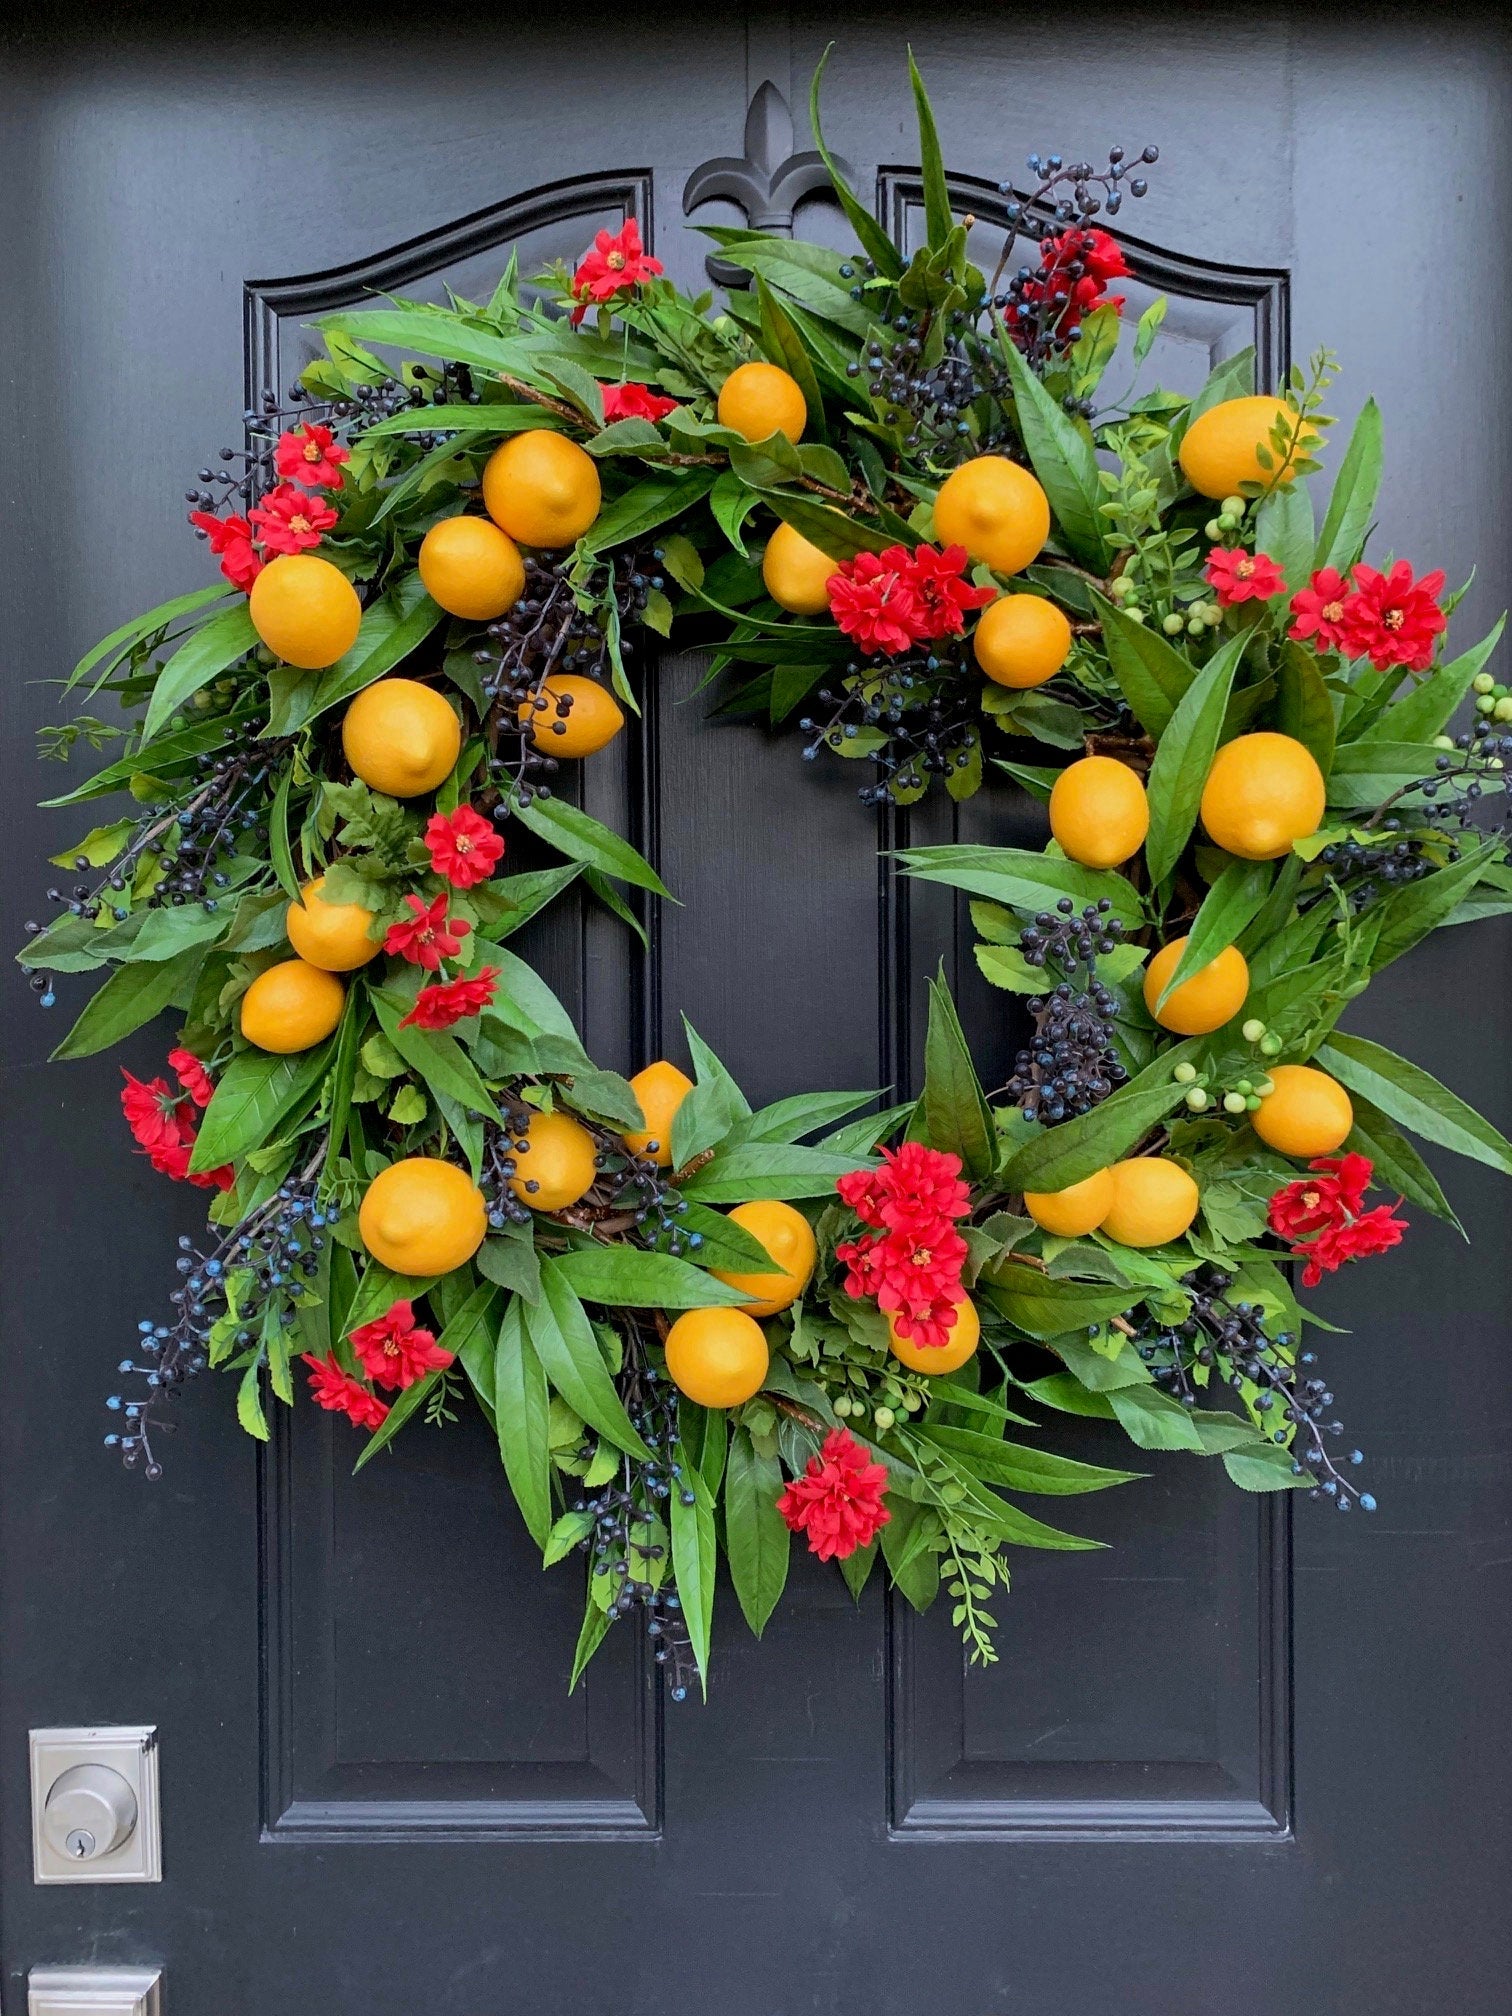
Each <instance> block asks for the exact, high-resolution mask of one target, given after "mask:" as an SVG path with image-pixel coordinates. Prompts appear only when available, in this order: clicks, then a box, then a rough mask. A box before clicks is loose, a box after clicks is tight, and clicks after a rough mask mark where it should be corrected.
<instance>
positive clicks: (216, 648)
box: [142, 601, 257, 745]
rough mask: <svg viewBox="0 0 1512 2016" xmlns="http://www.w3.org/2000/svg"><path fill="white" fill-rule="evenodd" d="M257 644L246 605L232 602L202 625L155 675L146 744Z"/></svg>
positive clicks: (144, 725)
mask: <svg viewBox="0 0 1512 2016" xmlns="http://www.w3.org/2000/svg"><path fill="white" fill-rule="evenodd" d="M256 642H257V632H256V631H255V630H254V629H253V627H252V611H251V608H250V606H249V605H248V604H247V603H246V602H245V601H241V602H236V603H233V604H232V606H231V607H230V608H229V609H223V610H222V611H221V612H220V614H219V615H218V616H212V617H211V618H210V621H209V622H208V623H205V624H202V625H201V626H200V628H199V629H198V630H196V631H195V632H194V634H193V636H192V637H190V638H189V639H188V640H187V641H186V642H185V643H183V644H180V646H179V648H178V649H177V651H175V652H174V654H173V656H172V657H171V658H170V659H169V660H168V663H167V664H166V665H165V666H164V667H163V669H162V671H161V672H160V673H159V674H158V677H157V684H156V685H155V686H154V687H153V689H152V698H151V699H150V700H149V701H148V703H147V717H146V719H145V721H144V722H143V723H142V741H143V744H144V745H145V744H146V743H149V742H151V741H152V739H153V737H154V736H155V735H157V734H158V733H159V731H160V730H161V729H163V728H165V727H166V726H167V724H168V722H169V721H170V720H171V719H172V717H173V716H174V715H175V714H176V713H177V712H178V710H179V708H180V707H182V706H183V704H184V702H185V701H186V700H188V699H191V698H192V697H193V695H194V694H196V693H198V691H199V690H200V688H201V687H202V686H207V685H208V684H209V683H210V681H211V680H212V679H214V678H215V677H216V676H217V674H219V673H221V672H224V671H225V669H226V667H227V666H228V665H234V664H235V663H236V661H237V659H238V658H244V657H245V656H246V654H247V653H248V652H249V651H250V650H251V649H252V647H253V645H254V644H255V643H256Z"/></svg>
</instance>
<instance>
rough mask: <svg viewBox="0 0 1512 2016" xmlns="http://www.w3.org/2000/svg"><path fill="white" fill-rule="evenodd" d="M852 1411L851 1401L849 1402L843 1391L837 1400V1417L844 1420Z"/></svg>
mask: <svg viewBox="0 0 1512 2016" xmlns="http://www.w3.org/2000/svg"><path fill="white" fill-rule="evenodd" d="M850 1411H851V1403H850V1402H849V1400H847V1399H846V1397H845V1395H844V1394H843V1393H842V1394H841V1395H840V1398H839V1399H838V1400H837V1401H836V1402H835V1414H836V1417H837V1418H838V1419H839V1420H841V1421H844V1420H845V1419H846V1418H847V1417H848V1415H849V1414H850Z"/></svg>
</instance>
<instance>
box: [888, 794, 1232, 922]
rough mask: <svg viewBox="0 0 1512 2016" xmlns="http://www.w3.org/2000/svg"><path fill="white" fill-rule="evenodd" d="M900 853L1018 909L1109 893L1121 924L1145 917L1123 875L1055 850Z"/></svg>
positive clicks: (925, 876)
mask: <svg viewBox="0 0 1512 2016" xmlns="http://www.w3.org/2000/svg"><path fill="white" fill-rule="evenodd" d="M1199 795H1200V792H1199ZM896 858H897V859H898V860H899V861H900V862H902V864H903V867H904V869H905V870H906V871H907V873H908V874H910V875H912V876H914V877H915V878H916V879H917V880H918V881H921V882H943V883H945V884H946V885H947V887H949V888H952V889H964V890H966V891H967V893H968V894H969V895H972V896H988V897H991V898H992V900H993V901H994V902H997V903H1007V904H1009V905H1010V906H1011V907H1012V908H1013V909H1015V910H1028V911H1030V912H1034V911H1039V910H1053V909H1054V908H1055V906H1056V904H1057V903H1058V902H1059V901H1060V899H1061V898H1062V896H1070V897H1071V898H1072V899H1073V900H1074V901H1075V902H1077V903H1079V904H1086V903H1098V902H1101V901H1102V900H1103V899H1104V898H1106V899H1107V900H1108V902H1109V903H1110V904H1111V905H1112V914H1113V915H1114V916H1115V917H1117V918H1118V919H1119V921H1120V923H1123V924H1130V925H1137V924H1139V923H1142V922H1143V918H1144V912H1143V909H1142V906H1141V904H1140V901H1139V896H1138V892H1137V891H1136V890H1135V888H1134V886H1133V884H1132V883H1130V882H1128V881H1127V880H1126V879H1125V878H1124V877H1123V876H1122V875H1115V874H1112V873H1111V872H1109V871H1104V870H1102V869H1097V868H1083V867H1081V866H1079V865H1078V863H1076V862H1075V861H1064V860H1061V859H1059V858H1058V857H1057V856H1056V855H1053V854H1035V853H1031V852H1029V851H1028V850H1027V849H1026V848H1021V847H905V848H903V849H901V850H900V851H899V853H898V855H897V856H896Z"/></svg>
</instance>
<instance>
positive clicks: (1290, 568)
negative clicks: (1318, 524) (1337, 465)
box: [1255, 483, 1313, 595]
mask: <svg viewBox="0 0 1512 2016" xmlns="http://www.w3.org/2000/svg"><path fill="white" fill-rule="evenodd" d="M1255 550H1256V552H1259V553H1268V554H1269V555H1270V557H1271V559H1272V560H1274V561H1275V563H1276V565H1277V566H1278V567H1279V568H1280V569H1281V572H1282V573H1283V574H1284V575H1285V576H1286V591H1287V593H1288V594H1289V595H1295V594H1296V592H1297V590H1298V589H1299V588H1305V587H1306V586H1307V584H1308V581H1309V580H1310V579H1311V576H1312V557H1313V507H1312V493H1311V492H1310V491H1309V489H1308V487H1307V485H1306V483H1278V484H1277V485H1276V486H1275V488H1274V489H1271V490H1268V491H1267V492H1266V493H1265V495H1264V496H1263V497H1262V498H1261V500H1260V503H1259V505H1258V506H1257V508H1256V511H1255Z"/></svg>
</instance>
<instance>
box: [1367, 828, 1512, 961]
mask: <svg viewBox="0 0 1512 2016" xmlns="http://www.w3.org/2000/svg"><path fill="white" fill-rule="evenodd" d="M1499 848H1500V842H1499V841H1496V840H1487V841H1485V842H1484V843H1483V844H1482V845H1481V846H1480V847H1478V848H1476V849H1475V851H1474V852H1473V853H1470V854H1467V855H1466V856H1465V857H1464V859H1463V860H1460V861H1455V862H1453V863H1452V864H1451V865H1450V866H1449V867H1447V868H1439V869H1437V870H1435V872H1434V873H1433V874H1431V875H1425V876H1423V878H1422V879H1421V881H1418V882H1408V883H1405V884H1403V885H1401V886H1400V887H1398V888H1396V889H1393V890H1392V891H1391V893H1390V895H1389V896H1387V897H1386V898H1385V899H1384V900H1383V901H1382V902H1381V903H1380V904H1378V905H1377V907H1376V912H1375V916H1376V922H1377V924H1378V926H1379V930H1378V933H1377V937H1376V941H1375V946H1374V949H1373V950H1372V952H1371V955H1370V971H1371V974H1372V976H1374V975H1375V974H1377V973H1379V972H1380V971H1381V970H1382V969H1383V968H1384V967H1386V966H1389V965H1390V964H1391V962H1392V960H1393V959H1400V958H1401V956H1402V954H1403V953H1404V952H1410V951H1411V950H1412V948H1413V946H1414V945H1416V944H1418V943H1419V942H1420V940H1422V939H1424V938H1426V937H1427V936H1428V935H1429V933H1430V932H1432V931H1436V930H1437V929H1438V928H1439V926H1440V925H1441V924H1446V923H1447V922H1448V921H1449V919H1450V917H1451V916H1452V915H1453V914H1454V912H1455V910H1456V909H1457V908H1458V907H1459V904H1460V903H1461V901H1462V900H1463V898H1464V897H1465V896H1467V895H1468V894H1469V892H1470V891H1471V889H1473V888H1474V886H1475V884H1476V883H1477V881H1479V879H1480V877H1481V875H1482V873H1483V872H1484V870H1485V868H1486V864H1487V863H1488V862H1489V861H1491V860H1492V859H1493V858H1494V857H1495V855H1496V854H1497V853H1498V851H1499Z"/></svg>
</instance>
